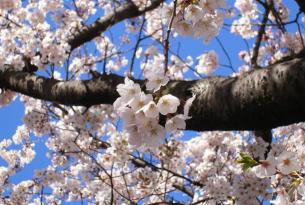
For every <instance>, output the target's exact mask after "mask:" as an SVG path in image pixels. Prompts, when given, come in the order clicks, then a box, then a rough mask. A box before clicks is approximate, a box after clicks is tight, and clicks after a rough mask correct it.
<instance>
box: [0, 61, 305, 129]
mask: <svg viewBox="0 0 305 205" xmlns="http://www.w3.org/2000/svg"><path fill="white" fill-rule="evenodd" d="M123 80H124V79H123V77H120V76H117V75H114V74H111V75H102V76H101V77H99V78H94V79H92V80H87V81H71V82H69V81H68V82H61V81H57V80H54V79H47V78H44V77H37V76H35V75H34V74H30V73H27V72H21V71H5V72H2V73H0V85H1V86H0V87H2V88H5V89H10V90H13V91H15V92H18V93H22V94H25V95H28V96H31V97H34V98H38V99H42V100H47V101H52V102H57V103H60V104H65V105H83V106H91V105H95V104H111V103H113V102H114V100H115V99H116V98H117V97H118V93H117V92H116V89H115V87H116V86H117V85H118V84H119V83H122V82H123ZM137 82H138V83H140V84H141V85H142V86H143V85H144V81H137ZM168 91H169V93H172V94H173V95H175V96H177V97H179V98H180V99H182V100H186V99H187V98H189V97H191V96H192V94H196V100H195V101H194V103H193V105H192V106H191V109H190V115H191V116H192V118H191V119H189V120H188V121H187V129H189V130H197V131H204V130H263V129H269V128H274V127H278V126H282V125H288V124H291V123H296V122H301V121H305V106H304V104H305V58H302V57H301V58H294V59H292V60H289V61H286V62H281V63H278V64H275V65H273V66H270V67H269V68H266V69H259V70H254V71H252V72H249V73H246V74H243V75H241V76H238V77H210V78H205V79H201V80H197V81H171V82H170V83H169V84H168Z"/></svg>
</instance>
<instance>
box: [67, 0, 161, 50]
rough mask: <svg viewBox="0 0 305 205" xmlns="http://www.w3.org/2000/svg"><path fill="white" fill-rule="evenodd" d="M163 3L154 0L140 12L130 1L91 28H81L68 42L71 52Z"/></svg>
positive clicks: (159, 0)
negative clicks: (115, 26) (117, 25)
mask: <svg viewBox="0 0 305 205" xmlns="http://www.w3.org/2000/svg"><path fill="white" fill-rule="evenodd" d="M163 1H164V0H153V1H152V2H151V4H150V5H149V6H147V7H146V8H145V9H142V10H139V9H138V7H137V6H135V4H133V3H132V1H128V2H127V3H126V4H124V5H123V6H121V7H119V8H118V9H116V10H114V11H113V12H111V13H109V14H108V15H106V16H103V17H101V18H100V19H99V20H97V21H96V22H94V23H93V24H91V25H90V26H84V27H82V28H80V31H79V32H78V33H76V34H75V35H74V36H73V37H72V38H71V39H70V40H68V43H69V45H70V46H71V50H73V49H75V48H77V47H79V46H81V45H83V44H84V43H86V42H89V41H91V40H92V39H94V38H95V37H97V36H99V35H101V33H102V32H104V31H105V30H107V29H108V28H110V27H111V26H113V25H114V24H116V23H118V22H120V21H123V20H125V19H128V18H134V17H137V16H140V15H142V14H144V13H146V12H147V11H151V10H153V9H155V8H157V7H158V6H159V5H160V4H161V3H162V2H163Z"/></svg>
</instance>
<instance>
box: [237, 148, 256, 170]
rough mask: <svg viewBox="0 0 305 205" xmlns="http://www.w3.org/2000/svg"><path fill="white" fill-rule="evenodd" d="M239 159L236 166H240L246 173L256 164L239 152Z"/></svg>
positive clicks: (248, 156)
mask: <svg viewBox="0 0 305 205" xmlns="http://www.w3.org/2000/svg"><path fill="white" fill-rule="evenodd" d="M239 156H240V158H239V159H237V161H236V162H237V163H238V164H242V167H243V168H242V169H243V171H247V170H248V169H249V168H250V167H253V166H255V165H256V164H257V162H256V161H255V160H254V159H253V158H252V157H251V156H250V155H249V154H247V153H245V152H241V153H239Z"/></svg>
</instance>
